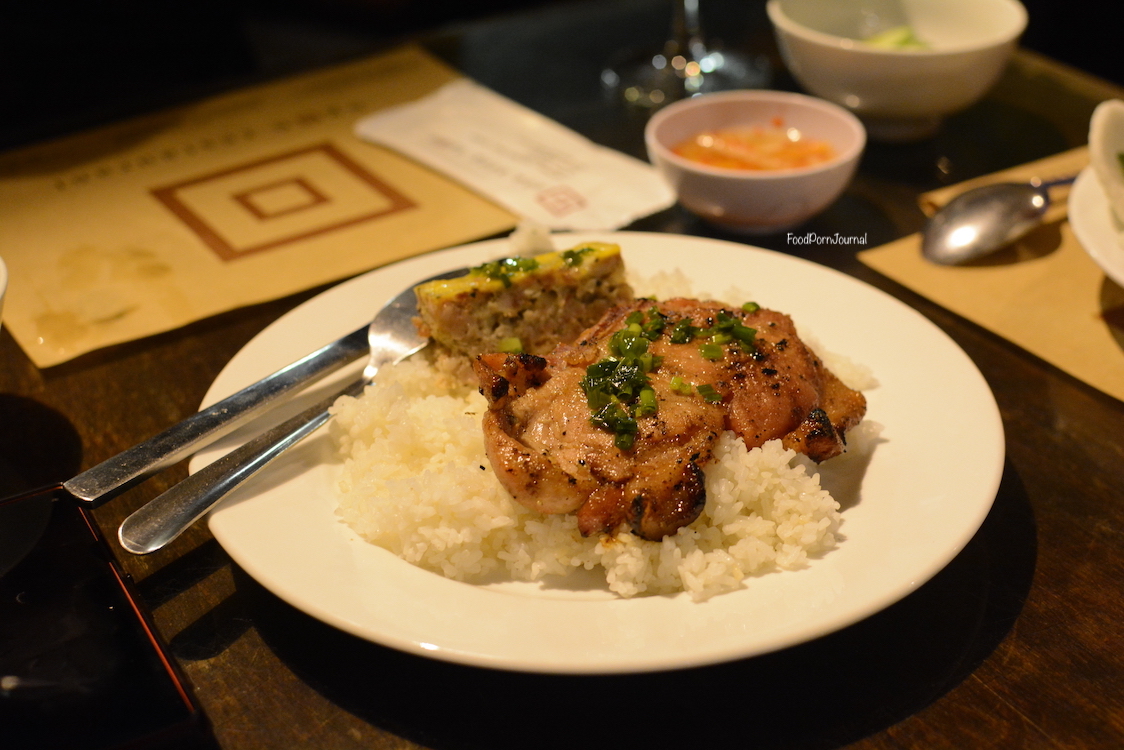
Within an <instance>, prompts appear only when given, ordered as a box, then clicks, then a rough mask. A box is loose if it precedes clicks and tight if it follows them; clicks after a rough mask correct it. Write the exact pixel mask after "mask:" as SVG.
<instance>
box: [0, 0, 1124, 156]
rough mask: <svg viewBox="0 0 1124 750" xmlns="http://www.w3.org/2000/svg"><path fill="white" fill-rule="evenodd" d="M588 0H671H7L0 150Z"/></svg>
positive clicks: (1087, 27)
mask: <svg viewBox="0 0 1124 750" xmlns="http://www.w3.org/2000/svg"><path fill="white" fill-rule="evenodd" d="M583 2H585V3H588V2H595V3H598V4H609V3H631V4H637V3H640V4H644V3H646V4H649V5H653V6H655V5H660V4H661V3H662V4H666V5H667V6H668V8H669V10H668V13H669V15H670V2H669V0H476V1H475V2H463V1H462V2H449V0H190V1H189V0H157V1H155V2H154V1H153V0H100V1H99V2H96V3H93V2H88V1H86V0H3V2H0V149H7V148H12V147H16V146H19V145H23V144H27V143H31V142H34V141H37V140H44V139H49V138H51V137H54V136H57V135H61V134H65V133H67V132H72V131H75V130H79V129H83V128H86V127H90V126H93V125H97V124H100V123H103V122H108V121H112V120H114V119H120V118H122V117H127V116H129V115H132V114H136V113H139V112H143V111H147V110H152V109H158V108H160V107H164V106H168V105H172V104H176V103H179V102H182V101H187V100H191V99H193V98H198V97H201V96H205V95H207V94H209V93H213V92H215V91H218V90H222V89H226V88H230V87H232V86H236V85H239V84H241V83H252V82H255V81H257V80H261V79H263V78H269V77H271V76H276V75H280V74H284V73H287V72H290V71H294V70H298V69H300V68H301V67H302V66H306V65H308V64H309V63H312V64H317V63H324V64H327V63H331V62H336V61H339V60H343V59H348V58H351V57H356V56H359V55H363V54H368V53H372V52H377V51H379V50H380V49H383V48H386V47H388V46H391V45H393V44H394V43H396V42H397V41H400V40H401V39H402V38H403V37H404V36H406V35H409V34H413V33H416V32H425V31H433V30H436V29H440V28H441V27H443V26H448V25H452V24H457V23H463V22H466V21H471V20H473V19H479V18H483V17H487V16H490V15H495V14H499V13H505V12H511V11H517V12H528V13H533V12H536V11H541V10H543V9H544V8H546V7H547V6H550V7H551V8H553V9H555V10H557V9H558V8H563V9H564V8H565V7H566V6H567V5H575V6H576V5H580V4H581V3H583ZM710 2H717V3H719V4H720V3H721V0H710ZM764 3H765V0H743V2H741V3H739V4H738V12H739V13H744V14H748V15H749V16H750V17H753V18H755V19H759V20H763V19H764V10H763V9H764ZM1024 4H1025V5H1026V6H1027V9H1028V12H1029V15H1030V24H1029V27H1028V29H1027V32H1026V34H1025V35H1024V38H1023V44H1024V46H1026V47H1029V48H1030V49H1033V50H1036V51H1039V52H1042V53H1044V54H1046V55H1049V56H1050V57H1053V58H1055V59H1057V60H1060V61H1062V62H1066V63H1069V64H1071V65H1073V66H1076V67H1079V68H1082V69H1084V70H1086V71H1088V72H1091V73H1094V74H1096V75H1098V76H1101V77H1103V78H1106V79H1108V80H1111V81H1114V82H1116V83H1119V84H1124V65H1122V64H1121V56H1120V55H1119V54H1114V53H1113V52H1112V49H1113V47H1114V46H1115V47H1116V48H1119V43H1118V36H1119V35H1118V33H1117V31H1116V30H1115V29H1116V27H1114V26H1113V25H1111V24H1110V23H1108V22H1107V20H1106V19H1105V17H1104V16H1105V13H1104V8H1105V6H1104V5H1103V4H1100V5H1099V10H1094V8H1093V5H1092V3H1091V1H1090V0H1071V1H1070V2H1064V3H1063V2H1057V1H1056V0H1024ZM701 7H702V9H703V12H704V13H705V12H706V9H707V7H708V0H702V3H701ZM712 31H713V30H712ZM611 52H612V50H606V57H607V58H608V56H609V55H610V54H611Z"/></svg>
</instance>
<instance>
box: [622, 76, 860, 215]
mask: <svg viewBox="0 0 1124 750" xmlns="http://www.w3.org/2000/svg"><path fill="white" fill-rule="evenodd" d="M644 140H645V144H646V145H647V148H648V158H649V160H650V161H651V162H652V164H653V165H655V167H656V169H657V170H658V171H659V172H660V174H661V175H663V178H664V179H665V180H667V182H668V184H670V185H671V187H672V189H673V190H675V193H676V195H677V197H678V200H679V203H680V204H681V205H682V206H683V207H684V208H686V209H687V210H688V211H690V212H691V213H694V214H696V215H697V216H699V217H701V218H702V219H704V220H705V221H707V222H709V223H711V224H714V225H716V226H719V227H721V228H723V229H727V230H729V231H733V232H738V233H743V234H768V233H773V232H780V231H783V230H786V229H791V228H793V227H795V226H797V225H799V224H801V223H803V222H805V221H807V220H808V219H810V218H812V217H813V216H815V215H816V214H818V213H820V212H822V211H823V210H824V209H826V208H827V207H828V206H830V205H831V204H832V203H834V202H835V200H836V199H837V198H838V197H839V196H840V195H841V194H842V193H843V191H844V190H845V189H846V187H847V185H848V184H849V183H850V182H851V179H852V178H853V177H854V174H855V169H856V168H857V167H858V163H859V157H860V156H861V154H862V151H863V148H864V147H865V145H866V132H865V131H864V129H863V126H862V123H860V122H859V120H858V119H857V118H856V117H855V116H854V115H852V114H851V113H850V112H848V111H847V110H845V109H843V108H842V107H839V106H836V105H834V104H832V103H830V102H826V101H823V100H822V99H816V98H814V97H810V96H805V95H803V94H794V93H790V92H784V91H764V90H752V91H726V92H721V93H714V94H703V95H701V96H696V97H693V98H691V99H684V100H681V101H678V102H675V103H674V104H671V105H669V106H667V107H665V108H663V109H661V110H659V111H658V112H656V114H654V115H652V118H651V119H650V120H649V121H648V124H647V126H646V128H645V131H644Z"/></svg>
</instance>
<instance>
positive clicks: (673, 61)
mask: <svg viewBox="0 0 1124 750" xmlns="http://www.w3.org/2000/svg"><path fill="white" fill-rule="evenodd" d="M770 78H771V70H770V66H769V63H768V60H767V59H765V58H764V57H763V56H762V57H759V58H752V57H749V56H748V55H743V54H741V53H738V52H732V51H727V50H720V49H715V48H711V47H710V46H708V44H707V42H706V40H705V37H704V35H703V31H702V25H701V24H700V22H699V0H675V3H674V11H673V15H672V20H671V33H670V36H669V38H668V39H667V41H666V42H664V45H663V47H662V48H661V49H659V50H652V51H648V52H644V53H641V54H639V55H633V56H630V57H626V58H625V59H623V60H620V61H619V62H616V63H613V64H610V65H609V66H608V67H607V68H605V69H604V70H603V71H602V72H601V83H602V85H603V86H604V87H605V90H606V91H607V92H609V93H610V95H612V96H614V97H617V98H619V99H620V100H623V101H624V102H625V103H626V104H628V105H631V106H634V107H638V108H641V109H646V110H649V111H655V110H657V109H659V108H660V107H662V106H664V105H666V104H670V103H671V102H674V101H677V100H679V99H684V98H686V97H689V96H694V95H696V94H703V93H708V92H711V91H728V90H730V89H748V88H764V87H765V86H767V85H768V84H769V81H770Z"/></svg>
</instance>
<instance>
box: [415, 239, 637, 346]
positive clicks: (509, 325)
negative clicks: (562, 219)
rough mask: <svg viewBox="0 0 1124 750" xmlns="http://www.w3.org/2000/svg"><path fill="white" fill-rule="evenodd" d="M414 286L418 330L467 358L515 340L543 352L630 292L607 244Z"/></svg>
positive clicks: (486, 267)
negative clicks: (416, 300)
mask: <svg viewBox="0 0 1124 750" xmlns="http://www.w3.org/2000/svg"><path fill="white" fill-rule="evenodd" d="M414 291H415V293H416V295H417V298H418V317H417V318H416V319H415V323H416V325H417V327H418V330H419V332H420V333H421V334H422V335H423V336H426V337H430V338H432V339H434V340H435V341H437V342H438V343H440V344H442V345H443V346H444V347H445V348H446V349H448V350H450V351H452V352H454V353H458V354H463V355H467V356H470V357H475V356H476V355H478V354H482V353H485V352H497V351H509V350H510V349H509V348H508V347H506V346H505V342H510V341H511V340H515V339H517V340H518V341H519V343H520V346H521V350H522V351H524V352H530V353H532V354H547V353H548V352H550V351H551V350H552V349H553V348H554V347H555V345H556V344H558V342H560V341H572V340H573V339H575V338H576V337H577V336H578V335H579V334H580V333H581V332H582V331H583V330H585V329H586V328H587V327H589V326H591V325H593V323H595V322H596V321H597V320H598V319H599V318H600V317H601V316H602V315H604V314H605V312H606V311H607V310H609V308H611V307H613V306H614V305H620V304H625V303H627V302H629V301H631V300H632V298H633V293H632V288H631V287H630V286H629V285H628V282H627V281H626V279H625V271H624V260H623V259H622V258H621V252H620V246H619V245H616V244H612V243H607V242H587V243H584V244H581V245H577V246H575V247H573V248H571V249H570V250H564V251H559V252H552V253H544V254H542V255H536V256H533V257H531V258H512V259H503V260H499V261H494V262H492V263H486V264H484V265H482V266H479V267H477V268H474V269H472V271H470V272H469V273H468V274H466V275H464V276H459V277H457V278H454V279H449V280H442V281H431V282H427V283H425V284H420V285H418V286H417V287H416V288H415V290H414Z"/></svg>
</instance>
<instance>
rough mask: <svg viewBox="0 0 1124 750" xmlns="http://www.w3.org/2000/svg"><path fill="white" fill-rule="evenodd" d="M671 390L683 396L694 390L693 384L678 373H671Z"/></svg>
mask: <svg viewBox="0 0 1124 750" xmlns="http://www.w3.org/2000/svg"><path fill="white" fill-rule="evenodd" d="M671 390H673V391H675V392H676V393H679V394H681V395H683V396H690V395H691V394H692V393H694V392H695V389H694V386H692V385H691V384H690V383H688V382H687V381H686V380H684V379H683V378H681V377H680V376H678V375H673V376H672V378H671Z"/></svg>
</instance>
